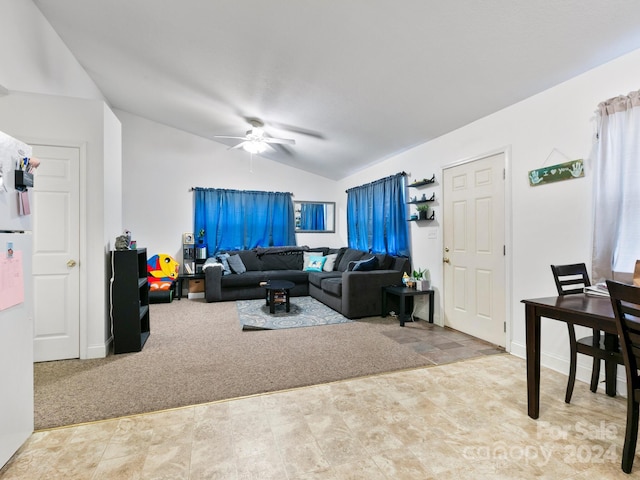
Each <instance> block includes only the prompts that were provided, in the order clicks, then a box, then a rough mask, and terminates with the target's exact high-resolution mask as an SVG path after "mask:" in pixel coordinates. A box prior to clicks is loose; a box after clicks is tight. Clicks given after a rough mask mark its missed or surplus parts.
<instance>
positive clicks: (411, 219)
mask: <svg viewBox="0 0 640 480" xmlns="http://www.w3.org/2000/svg"><path fill="white" fill-rule="evenodd" d="M435 219H436V212H434V211H433V210H432V211H431V216H430V217H427V218H420V217H418V218H410V219H409V220H407V221H408V222H430V221H431V220H435Z"/></svg>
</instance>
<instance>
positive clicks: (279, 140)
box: [262, 137, 296, 145]
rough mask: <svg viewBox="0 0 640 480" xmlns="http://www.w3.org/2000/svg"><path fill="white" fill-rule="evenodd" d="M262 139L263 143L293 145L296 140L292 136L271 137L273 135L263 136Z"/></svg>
mask: <svg viewBox="0 0 640 480" xmlns="http://www.w3.org/2000/svg"><path fill="white" fill-rule="evenodd" d="M262 141H263V142H265V143H286V144H289V145H295V144H296V141H295V140H294V139H292V138H273V137H263V138H262Z"/></svg>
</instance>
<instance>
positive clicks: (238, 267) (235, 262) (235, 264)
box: [227, 254, 247, 273]
mask: <svg viewBox="0 0 640 480" xmlns="http://www.w3.org/2000/svg"><path fill="white" fill-rule="evenodd" d="M227 262H228V263H229V267H230V268H231V271H232V272H233V273H244V272H246V271H247V268H246V267H245V266H244V263H242V259H241V258H240V255H237V254H236V255H229V257H228V258H227Z"/></svg>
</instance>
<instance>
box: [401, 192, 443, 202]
mask: <svg viewBox="0 0 640 480" xmlns="http://www.w3.org/2000/svg"><path fill="white" fill-rule="evenodd" d="M435 201H436V194H435V192H434V193H433V194H432V195H431V197H429V198H426V197H423V198H416V199H415V200H411V201H409V202H407V203H409V204H411V205H417V204H420V203H427V202H435Z"/></svg>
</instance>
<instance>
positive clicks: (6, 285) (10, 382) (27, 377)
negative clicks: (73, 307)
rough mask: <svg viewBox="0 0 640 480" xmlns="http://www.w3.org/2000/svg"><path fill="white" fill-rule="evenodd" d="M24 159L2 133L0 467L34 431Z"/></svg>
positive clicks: (19, 146) (26, 152)
mask: <svg viewBox="0 0 640 480" xmlns="http://www.w3.org/2000/svg"><path fill="white" fill-rule="evenodd" d="M20 156H24V157H26V158H29V157H31V149H30V147H28V146H27V145H25V144H24V143H22V142H20V141H18V140H16V139H14V138H11V137H10V136H8V135H6V134H4V133H3V132H0V174H1V177H0V178H1V180H2V182H1V183H0V468H1V467H2V466H3V465H5V464H6V463H7V461H8V460H9V459H10V458H11V456H12V455H13V454H14V453H15V451H16V450H18V448H20V446H21V445H22V444H23V443H24V442H25V440H27V439H28V438H29V436H30V435H31V434H32V433H33V286H32V277H31V257H32V234H31V217H30V215H20V212H19V202H20V198H19V193H18V191H17V190H16V189H15V167H16V161H19V158H20ZM23 213H24V212H23Z"/></svg>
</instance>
